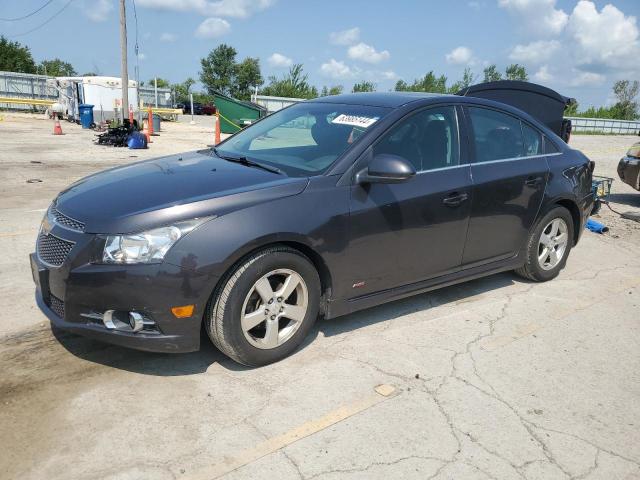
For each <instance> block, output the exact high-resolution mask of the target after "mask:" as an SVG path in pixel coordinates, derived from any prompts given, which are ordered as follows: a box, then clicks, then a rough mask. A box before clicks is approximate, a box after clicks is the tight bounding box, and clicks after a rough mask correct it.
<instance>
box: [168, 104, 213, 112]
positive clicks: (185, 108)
mask: <svg viewBox="0 0 640 480" xmlns="http://www.w3.org/2000/svg"><path fill="white" fill-rule="evenodd" d="M176 108H181V109H182V113H184V114H191V103H190V102H188V103H178V104H177V105H176ZM193 114H194V115H215V114H216V107H215V105H211V104H210V103H207V104H204V105H203V104H202V103H196V102H193Z"/></svg>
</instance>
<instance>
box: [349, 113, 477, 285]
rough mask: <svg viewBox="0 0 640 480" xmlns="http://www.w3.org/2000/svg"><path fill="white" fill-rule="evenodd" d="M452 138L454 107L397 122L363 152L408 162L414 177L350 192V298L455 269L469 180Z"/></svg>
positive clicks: (463, 235)
mask: <svg viewBox="0 0 640 480" xmlns="http://www.w3.org/2000/svg"><path fill="white" fill-rule="evenodd" d="M459 139H460V134H459V124H458V116H457V114H456V108H455V107H453V106H437V107H430V108H428V109H425V110H422V111H420V112H418V113H415V114H412V115H411V116H410V117H408V118H405V119H403V120H400V121H399V122H398V123H397V124H396V125H395V126H394V127H393V128H392V129H391V130H390V131H389V132H388V133H386V134H385V135H384V136H383V137H382V138H381V139H380V140H379V141H378V142H377V143H376V144H375V145H374V146H373V148H372V149H371V150H370V154H371V156H375V155H377V154H382V153H386V154H393V155H398V156H401V157H403V158H405V159H406V160H409V161H410V162H412V163H413V165H414V166H415V169H416V171H417V174H416V176H415V177H413V178H412V179H410V180H408V181H406V182H404V183H398V184H381V183H372V184H366V185H354V186H352V187H351V218H350V244H349V256H350V258H351V259H353V262H351V263H352V265H354V268H353V270H352V283H353V291H352V293H353V295H352V297H357V296H361V295H365V294H368V293H373V292H377V291H380V290H385V289H388V288H394V287H398V286H402V285H406V284H410V283H414V282H418V281H420V280H425V279H428V278H432V277H436V276H439V275H443V274H446V273H449V272H452V271H455V270H457V269H459V268H460V264H461V261H462V254H463V250H464V244H465V238H466V232H467V223H468V219H469V212H470V205H471V196H470V194H471V177H470V169H469V165H468V164H467V162H466V161H461V158H466V152H464V154H463V155H461V152H460V141H459ZM350 283H351V282H350Z"/></svg>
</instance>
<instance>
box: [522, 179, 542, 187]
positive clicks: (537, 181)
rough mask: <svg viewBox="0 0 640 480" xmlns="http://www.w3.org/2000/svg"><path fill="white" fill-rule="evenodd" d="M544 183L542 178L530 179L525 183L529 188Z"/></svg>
mask: <svg viewBox="0 0 640 480" xmlns="http://www.w3.org/2000/svg"><path fill="white" fill-rule="evenodd" d="M541 183H542V177H529V178H527V179H526V180H525V181H524V184H525V185H526V186H527V187H537V186H538V185H540V184H541Z"/></svg>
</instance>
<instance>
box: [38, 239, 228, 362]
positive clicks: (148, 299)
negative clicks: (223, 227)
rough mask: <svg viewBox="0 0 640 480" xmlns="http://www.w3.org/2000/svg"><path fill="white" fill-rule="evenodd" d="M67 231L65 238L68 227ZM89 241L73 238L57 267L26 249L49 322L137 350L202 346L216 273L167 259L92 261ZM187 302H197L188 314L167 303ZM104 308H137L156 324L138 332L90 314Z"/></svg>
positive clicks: (115, 309)
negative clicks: (115, 326) (88, 253)
mask: <svg viewBox="0 0 640 480" xmlns="http://www.w3.org/2000/svg"><path fill="white" fill-rule="evenodd" d="M57 233H58V234H60V232H57ZM65 233H67V238H68V236H69V235H68V232H65ZM80 235H83V237H85V238H86V237H90V235H85V234H80ZM75 240H78V238H76V239H75ZM90 244H91V241H89V240H87V241H86V242H84V243H83V242H82V241H77V242H76V244H75V245H74V247H73V249H72V250H71V252H70V254H69V258H68V259H67V260H66V261H65V262H64V263H63V264H62V265H61V266H59V267H53V266H51V265H48V264H46V263H44V262H43V261H42V260H41V259H40V258H39V257H38V255H37V254H35V253H32V254H31V255H30V262H31V270H32V274H33V279H34V282H35V283H36V286H37V292H36V297H37V303H38V306H39V307H40V308H41V310H42V311H43V312H44V313H45V315H47V317H48V318H49V319H50V321H51V323H53V324H54V325H55V326H56V327H59V328H61V329H64V330H68V331H71V332H73V333H77V334H80V335H83V336H86V337H91V338H94V339H97V340H101V341H104V342H108V343H112V344H116V345H121V346H124V347H130V348H135V349H138V350H146V351H155V352H176V353H177V352H191V351H195V350H198V349H199V348H200V328H201V321H202V317H203V315H204V311H205V309H206V304H207V302H208V299H209V296H210V294H211V291H212V289H213V286H214V285H215V282H216V281H217V279H215V278H212V277H211V276H210V275H206V274H204V273H202V272H198V271H196V270H193V269H190V268H183V267H178V266H175V265H171V264H166V263H162V264H154V265H97V264H92V263H90V262H86V252H85V251H84V250H85V248H84V247H88V246H89V245H90ZM191 304H194V305H195V308H194V312H193V315H192V316H191V317H189V318H176V317H175V316H174V315H173V314H172V313H171V307H174V306H182V305H191ZM107 310H114V311H118V312H129V311H135V312H139V313H141V314H143V315H144V317H145V318H147V319H150V320H152V321H153V322H154V323H155V325H152V326H146V327H145V329H144V330H141V331H139V332H132V331H120V330H113V329H109V328H107V327H106V326H105V325H104V324H103V323H102V322H101V321H100V320H97V319H96V318H92V316H93V317H95V316H96V314H101V313H103V312H105V311H107Z"/></svg>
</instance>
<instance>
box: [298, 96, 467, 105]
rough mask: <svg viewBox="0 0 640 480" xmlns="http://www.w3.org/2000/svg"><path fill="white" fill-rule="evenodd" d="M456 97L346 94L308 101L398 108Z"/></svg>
mask: <svg viewBox="0 0 640 480" xmlns="http://www.w3.org/2000/svg"><path fill="white" fill-rule="evenodd" d="M454 96H455V95H444V94H440V93H424V92H361V93H346V94H342V95H328V96H326V97H318V98H314V99H312V100H307V101H308V102H316V103H341V104H343V105H344V104H346V105H367V106H370V107H391V108H397V107H400V106H402V105H405V104H407V103H410V102H415V101H418V100H425V99H432V98H438V97H454Z"/></svg>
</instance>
